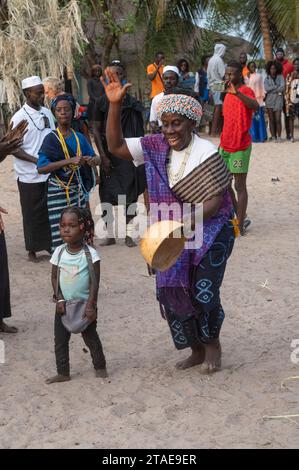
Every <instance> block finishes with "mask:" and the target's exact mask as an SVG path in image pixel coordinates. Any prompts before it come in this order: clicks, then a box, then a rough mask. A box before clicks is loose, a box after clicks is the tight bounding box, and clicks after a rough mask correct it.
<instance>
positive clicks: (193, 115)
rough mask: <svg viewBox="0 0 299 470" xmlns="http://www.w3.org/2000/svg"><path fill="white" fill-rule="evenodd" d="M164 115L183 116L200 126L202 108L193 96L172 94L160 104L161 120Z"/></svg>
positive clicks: (159, 114)
mask: <svg viewBox="0 0 299 470" xmlns="http://www.w3.org/2000/svg"><path fill="white" fill-rule="evenodd" d="M164 113H172V114H181V115H183V116H186V118H187V119H190V120H191V121H196V123H197V124H199V123H200V119H201V116H202V107H201V105H200V104H199V102H198V101H197V100H196V99H195V98H192V97H191V96H187V95H175V94H171V95H165V96H164V97H163V98H162V100H161V101H160V103H159V104H158V118H159V119H161V117H162V114H164Z"/></svg>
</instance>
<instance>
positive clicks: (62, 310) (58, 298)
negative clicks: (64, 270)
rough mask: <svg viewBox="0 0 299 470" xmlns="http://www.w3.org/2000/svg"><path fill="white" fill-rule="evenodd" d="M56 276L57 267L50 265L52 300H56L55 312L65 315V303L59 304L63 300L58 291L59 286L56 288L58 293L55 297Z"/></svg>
mask: <svg viewBox="0 0 299 470" xmlns="http://www.w3.org/2000/svg"><path fill="white" fill-rule="evenodd" d="M57 274H58V268H57V266H55V265H54V264H53V265H52V275H51V281H52V287H53V291H54V296H53V298H54V299H55V300H56V312H57V313H60V315H64V314H65V303H64V302H61V300H64V298H63V295H62V292H61V290H60V286H58V293H57V295H56V286H57ZM58 301H59V302H58Z"/></svg>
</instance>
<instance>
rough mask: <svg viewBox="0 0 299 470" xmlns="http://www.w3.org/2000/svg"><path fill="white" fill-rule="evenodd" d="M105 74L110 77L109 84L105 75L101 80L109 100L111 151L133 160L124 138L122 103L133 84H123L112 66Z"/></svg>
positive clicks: (107, 133) (107, 135)
mask: <svg viewBox="0 0 299 470" xmlns="http://www.w3.org/2000/svg"><path fill="white" fill-rule="evenodd" d="M105 75H106V77H107V78H108V84H106V83H105V81H104V79H103V77H101V82H102V84H103V86H104V88H105V92H106V96H107V99H108V101H109V111H108V119H107V125H106V138H107V144H108V148H109V151H110V152H111V153H112V154H113V155H115V156H116V157H118V158H122V159H123V160H133V158H132V155H131V154H130V151H129V149H128V147H127V144H126V141H125V139H124V138H123V133H122V128H121V103H122V100H123V99H124V97H125V94H126V92H127V89H128V88H129V87H130V86H131V84H130V83H126V84H125V85H124V86H122V85H121V83H120V81H119V79H118V77H117V75H116V74H115V73H113V72H112V71H111V68H110V67H108V68H106V70H105Z"/></svg>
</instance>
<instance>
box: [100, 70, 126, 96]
mask: <svg viewBox="0 0 299 470" xmlns="http://www.w3.org/2000/svg"><path fill="white" fill-rule="evenodd" d="M105 75H106V77H107V79H108V84H107V83H106V82H105V80H104V78H103V77H101V82H102V84H103V87H104V88H105V93H106V96H107V99H108V101H109V102H110V103H121V102H122V100H123V99H124V97H125V95H126V93H127V90H128V88H130V87H131V86H132V84H131V83H126V84H125V85H124V86H122V84H121V82H120V80H119V78H118V76H117V74H116V73H115V72H113V71H112V67H107V68H106V69H105Z"/></svg>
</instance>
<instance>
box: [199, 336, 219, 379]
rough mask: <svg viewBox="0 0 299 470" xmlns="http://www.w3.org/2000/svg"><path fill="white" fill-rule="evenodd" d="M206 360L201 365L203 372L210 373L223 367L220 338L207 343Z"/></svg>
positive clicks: (205, 346)
mask: <svg viewBox="0 0 299 470" xmlns="http://www.w3.org/2000/svg"><path fill="white" fill-rule="evenodd" d="M204 348H205V360H204V362H203V364H202V365H201V368H200V372H201V373H202V374H210V373H213V372H216V371H217V370H220V369H221V344H220V341H219V339H214V340H212V342H211V343H209V344H205V345H204Z"/></svg>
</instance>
